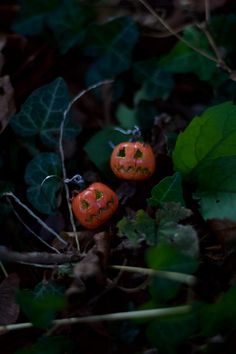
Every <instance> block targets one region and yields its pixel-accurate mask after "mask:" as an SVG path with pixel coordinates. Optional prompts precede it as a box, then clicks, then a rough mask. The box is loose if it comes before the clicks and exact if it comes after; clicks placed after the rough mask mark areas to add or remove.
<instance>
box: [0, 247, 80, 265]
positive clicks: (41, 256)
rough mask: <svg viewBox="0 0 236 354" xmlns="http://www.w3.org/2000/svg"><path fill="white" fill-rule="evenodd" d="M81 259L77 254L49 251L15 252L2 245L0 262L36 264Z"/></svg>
mask: <svg viewBox="0 0 236 354" xmlns="http://www.w3.org/2000/svg"><path fill="white" fill-rule="evenodd" d="M79 260H80V256H79V255H77V254H72V255H71V254H54V253H47V252H23V253H20V252H15V251H11V250H9V249H8V248H6V247H4V246H0V262H13V263H27V264H30V263H32V264H33V263H36V264H46V265H50V264H55V265H58V264H65V263H73V262H76V261H79Z"/></svg>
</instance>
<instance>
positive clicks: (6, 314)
mask: <svg viewBox="0 0 236 354" xmlns="http://www.w3.org/2000/svg"><path fill="white" fill-rule="evenodd" d="M18 287H19V278H18V276H17V274H15V273H12V274H10V275H9V276H8V277H7V278H6V279H4V280H3V281H2V283H1V284H0V325H7V324H11V323H15V322H16V320H17V318H18V315H19V312H20V309H19V305H18V304H17V303H16V301H15V293H16V291H17V290H18Z"/></svg>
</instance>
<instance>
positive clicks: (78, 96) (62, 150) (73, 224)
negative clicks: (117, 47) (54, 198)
mask: <svg viewBox="0 0 236 354" xmlns="http://www.w3.org/2000/svg"><path fill="white" fill-rule="evenodd" d="M113 81H114V80H105V81H101V82H98V83H97V84H95V85H92V86H90V87H88V88H87V89H85V90H83V91H81V92H80V93H79V94H78V95H76V96H75V97H74V98H73V99H72V100H71V101H70V103H69V104H68V106H67V108H66V110H65V111H64V113H63V119H62V122H61V126H60V136H59V151H60V156H61V165H62V176H63V180H65V179H66V178H67V175H66V167H65V154H64V149H63V133H64V127H65V122H66V119H67V116H68V113H69V112H70V109H71V107H72V106H73V104H74V103H75V102H76V101H78V100H79V99H80V98H81V97H82V96H84V95H85V94H86V93H87V92H89V91H91V90H94V89H96V88H97V87H99V86H102V85H107V84H111V83H112V82H113ZM64 186H65V192H66V200H67V204H68V209H69V214H70V222H71V226H72V230H73V233H74V235H75V240H76V244H77V249H78V251H80V245H79V239H78V235H77V232H76V226H75V222H74V217H73V212H72V208H71V203H70V193H69V188H68V186H67V184H64Z"/></svg>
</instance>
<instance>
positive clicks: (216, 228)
mask: <svg viewBox="0 0 236 354" xmlns="http://www.w3.org/2000/svg"><path fill="white" fill-rule="evenodd" d="M208 224H209V225H210V228H211V230H212V231H213V232H214V233H215V235H216V236H217V237H218V239H219V241H220V242H223V243H225V242H226V243H235V242H236V222H234V221H231V220H227V219H223V220H218V219H212V220H209V221H208Z"/></svg>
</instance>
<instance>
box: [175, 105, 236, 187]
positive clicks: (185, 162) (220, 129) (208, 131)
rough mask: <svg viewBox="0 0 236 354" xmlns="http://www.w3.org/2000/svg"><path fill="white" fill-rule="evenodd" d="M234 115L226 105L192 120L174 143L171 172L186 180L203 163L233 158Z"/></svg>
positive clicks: (235, 110)
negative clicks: (177, 173)
mask: <svg viewBox="0 0 236 354" xmlns="http://www.w3.org/2000/svg"><path fill="white" fill-rule="evenodd" d="M235 115H236V106H235V105H233V103H232V102H226V103H222V104H220V105H217V106H214V107H211V108H209V109H207V110H206V111H205V112H204V113H203V114H202V115H201V116H200V117H195V118H194V119H193V120H192V121H191V123H190V124H189V126H188V127H187V128H186V129H185V131H184V132H183V133H181V134H180V135H179V137H178V139H177V142H176V146H175V149H174V151H173V161H174V166H175V169H176V170H177V171H179V172H180V173H181V174H182V175H183V176H188V175H189V174H190V173H191V172H192V171H193V170H194V169H196V168H198V167H199V165H200V164H201V163H202V162H203V161H204V163H205V162H206V161H210V160H212V159H216V158H219V157H223V156H235V155H236V120H235ZM207 180H208V181H209V178H207Z"/></svg>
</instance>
